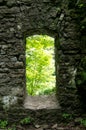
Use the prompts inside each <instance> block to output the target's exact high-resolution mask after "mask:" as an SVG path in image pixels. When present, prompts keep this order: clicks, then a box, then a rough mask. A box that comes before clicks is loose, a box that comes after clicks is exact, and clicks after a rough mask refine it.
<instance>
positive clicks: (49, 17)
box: [0, 0, 85, 118]
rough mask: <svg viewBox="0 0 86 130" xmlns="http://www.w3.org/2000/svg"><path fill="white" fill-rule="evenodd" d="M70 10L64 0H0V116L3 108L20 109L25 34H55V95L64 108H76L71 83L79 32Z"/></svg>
mask: <svg viewBox="0 0 86 130" xmlns="http://www.w3.org/2000/svg"><path fill="white" fill-rule="evenodd" d="M73 10H75V9H72V10H71V9H70V7H69V2H68V0H54V1H53V0H18V1H17V0H0V116H1V118H2V117H3V116H2V113H3V112H2V111H4V110H10V109H12V108H14V111H17V109H18V110H19V109H20V108H21V109H24V108H23V107H22V106H23V101H24V97H25V89H26V88H25V84H26V81H25V38H26V37H27V36H31V35H34V34H47V35H49V36H52V37H54V38H55V67H56V87H57V98H58V100H59V103H60V105H61V106H62V108H63V109H64V110H67V111H68V110H72V111H73V110H76V109H79V108H80V102H79V101H78V95H77V87H76V83H75V75H76V74H77V66H78V63H79V61H80V59H81V57H80V49H81V48H80V44H79V43H80V41H79V36H80V32H79V30H78V24H77V22H76V19H75V18H74V16H73V13H72V11H73ZM84 55H85V54H84ZM12 106H14V107H12ZM14 111H12V112H10V114H13V115H14V113H13V112H14ZM24 111H25V110H24ZM10 114H9V115H10ZM17 114H18V113H17ZM20 115H22V114H20Z"/></svg>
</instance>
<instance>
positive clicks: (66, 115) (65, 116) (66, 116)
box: [62, 113, 72, 120]
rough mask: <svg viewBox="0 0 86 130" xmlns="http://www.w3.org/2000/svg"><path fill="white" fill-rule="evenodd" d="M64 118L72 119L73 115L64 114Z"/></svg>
mask: <svg viewBox="0 0 86 130" xmlns="http://www.w3.org/2000/svg"><path fill="white" fill-rule="evenodd" d="M62 117H63V118H64V119H69V120H70V119H72V115H71V114H68V113H63V115H62Z"/></svg>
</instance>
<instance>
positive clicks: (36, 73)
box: [26, 35, 55, 95]
mask: <svg viewBox="0 0 86 130" xmlns="http://www.w3.org/2000/svg"><path fill="white" fill-rule="evenodd" d="M53 49H54V40H53V38H50V37H49V36H46V35H44V36H42V35H35V36H31V37H28V38H27V39H26V81H27V82H26V85H27V91H28V93H29V94H30V95H35V94H37V93H39V91H40V89H41V90H42V91H43V90H45V89H46V87H47V86H46V85H49V84H51V83H52V84H53V82H55V76H54V75H52V74H53V73H54V71H55V70H54V68H55V67H54V63H53V61H54V59H53V55H52V54H53V52H54V50H53ZM51 61H52V63H51ZM50 63H51V64H50ZM52 68H53V69H52ZM47 83H48V84H47ZM50 86H51V85H50ZM53 86H55V85H52V87H53Z"/></svg>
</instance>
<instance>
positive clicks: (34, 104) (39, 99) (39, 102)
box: [24, 94, 60, 110]
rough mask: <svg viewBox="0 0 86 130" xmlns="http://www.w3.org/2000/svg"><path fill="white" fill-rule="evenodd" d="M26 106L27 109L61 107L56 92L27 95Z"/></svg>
mask: <svg viewBox="0 0 86 130" xmlns="http://www.w3.org/2000/svg"><path fill="white" fill-rule="evenodd" d="M24 107H25V108H26V109H32V110H38V109H60V105H59V102H58V100H57V99H56V96H55V94H52V95H40V96H28V95H27V96H26V98H25V102H24Z"/></svg>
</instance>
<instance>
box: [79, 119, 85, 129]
mask: <svg viewBox="0 0 86 130" xmlns="http://www.w3.org/2000/svg"><path fill="white" fill-rule="evenodd" d="M80 123H81V124H82V125H83V126H85V127H86V119H81V120H80Z"/></svg>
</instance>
